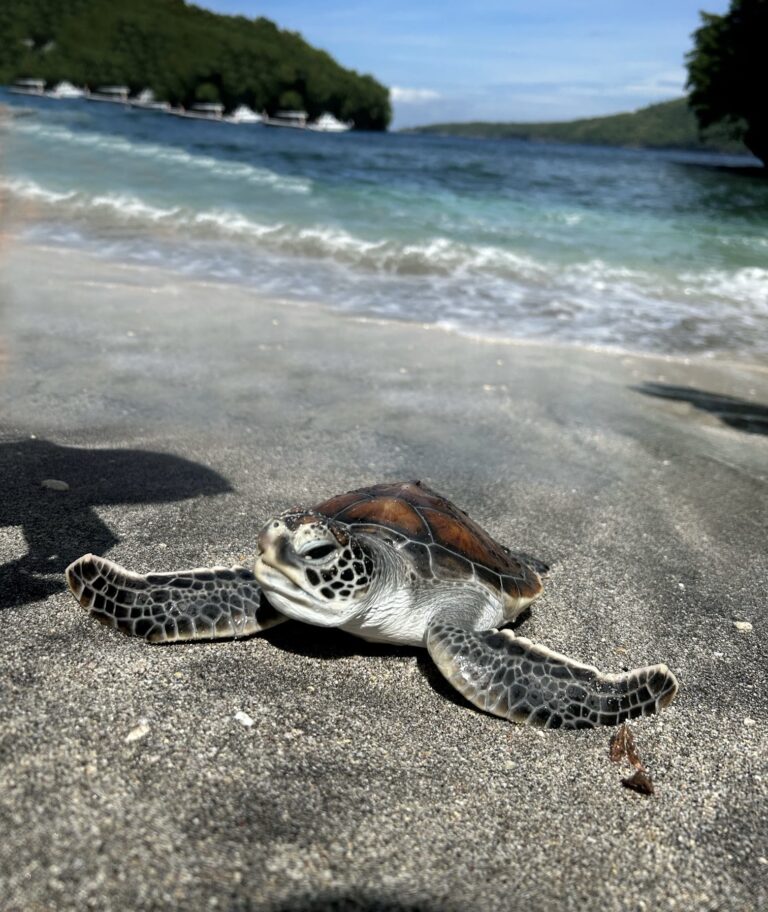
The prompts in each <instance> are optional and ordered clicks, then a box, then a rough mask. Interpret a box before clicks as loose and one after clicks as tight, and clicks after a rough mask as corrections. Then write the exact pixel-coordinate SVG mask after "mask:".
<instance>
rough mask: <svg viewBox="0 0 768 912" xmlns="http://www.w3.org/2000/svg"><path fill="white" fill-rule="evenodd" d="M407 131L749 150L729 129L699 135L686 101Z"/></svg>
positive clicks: (593, 142)
mask: <svg viewBox="0 0 768 912" xmlns="http://www.w3.org/2000/svg"><path fill="white" fill-rule="evenodd" d="M408 132H416V133H439V134H442V135H449V136H474V137H482V138H487V139H527V140H533V141H536V140H538V141H548V142H566V143H586V144H589V145H605V146H635V147H644V148H652V149H708V150H712V151H720V152H738V153H742V152H743V153H745V154H748V150H747V148H746V147H745V146H744V145H743V144H742V143H740V142H738V141H737V140H733V139H730V138H729V137H728V135H727V133H726V132H725V130H724V129H721V130H719V131H717V130H715V129H714V128H710V129H709V130H708V131H707V133H706V135H705V136H703V137H702V136H700V135H699V128H698V125H697V122H696V117H695V116H694V114H693V113H692V112H691V110H690V109H689V107H688V103H687V101H686V99H685V98H679V99H676V100H675V101H666V102H663V103H661V104H654V105H650V106H649V107H647V108H641V109H640V110H639V111H633V112H632V113H627V114H613V115H611V116H609V117H591V118H589V119H587V120H571V121H566V122H561V123H483V122H474V123H445V124H431V125H429V126H426V127H414V128H412V129H411V130H409V131H408Z"/></svg>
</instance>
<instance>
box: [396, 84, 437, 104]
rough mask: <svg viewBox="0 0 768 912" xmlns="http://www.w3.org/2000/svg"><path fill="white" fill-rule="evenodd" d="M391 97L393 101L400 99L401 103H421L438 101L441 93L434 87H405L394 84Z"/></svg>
mask: <svg viewBox="0 0 768 912" xmlns="http://www.w3.org/2000/svg"><path fill="white" fill-rule="evenodd" d="M389 97H390V98H391V99H392V101H398V102H400V103H401V104H421V103H422V102H425V101H436V100H437V99H438V98H440V93H439V92H435V90H434V89H404V88H402V87H400V86H392V88H391V89H390V90H389Z"/></svg>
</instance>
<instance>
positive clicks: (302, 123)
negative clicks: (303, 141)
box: [262, 111, 307, 130]
mask: <svg viewBox="0 0 768 912" xmlns="http://www.w3.org/2000/svg"><path fill="white" fill-rule="evenodd" d="M262 123H263V124H264V126H265V127H289V128H290V129H293V130H306V128H307V112H306V111H278V112H277V113H276V114H275V116H274V117H265V118H264V119H263V120H262Z"/></svg>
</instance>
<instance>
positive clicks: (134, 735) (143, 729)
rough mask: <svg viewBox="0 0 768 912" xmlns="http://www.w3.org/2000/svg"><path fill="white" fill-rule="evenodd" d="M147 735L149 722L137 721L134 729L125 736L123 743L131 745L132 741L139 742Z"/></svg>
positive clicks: (144, 720)
mask: <svg viewBox="0 0 768 912" xmlns="http://www.w3.org/2000/svg"><path fill="white" fill-rule="evenodd" d="M148 734H149V722H147V720H146V719H139V724H138V725H137V726H136V728H132V729H131V730H130V731H129V732H128V734H127V735H126V736H125V743H126V744H132V743H133V742H134V741H140V740H141V739H142V738H144V737H146V736H147V735H148Z"/></svg>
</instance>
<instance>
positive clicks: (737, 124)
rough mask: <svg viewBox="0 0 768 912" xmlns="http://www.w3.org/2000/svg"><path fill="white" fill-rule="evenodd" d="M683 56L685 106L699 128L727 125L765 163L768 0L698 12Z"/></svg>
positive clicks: (743, 0) (738, 0) (734, 0)
mask: <svg viewBox="0 0 768 912" xmlns="http://www.w3.org/2000/svg"><path fill="white" fill-rule="evenodd" d="M701 18H702V21H703V25H702V26H701V27H700V28H699V29H697V31H696V32H694V34H693V39H694V47H693V50H692V51H691V52H690V53H689V54H688V56H687V58H686V59H687V63H688V88H689V90H690V95H689V99H688V100H689V104H690V106H691V108H692V109H693V111H694V112H695V114H696V116H697V118H698V121H699V125H700V126H701V127H702V128H706V127H709V126H711V125H713V124H718V125H721V126H725V127H726V128H727V129H728V130H729V132H730V133H731V135H733V136H734V137H737V138H740V139H743V141H744V143H745V145H746V146H747V147H748V148H749V149H750V150H751V151H752V152H753V153H754V154H755V155H756V156H757V157H758V158H759V159H760V160H761V161H762V162H763V164H764V165H766V166H768V104H766V88H767V87H768V0H731V7H730V9H729V10H728V12H727V13H726V14H725V15H723V16H716V15H714V14H712V13H702V14H701Z"/></svg>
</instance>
